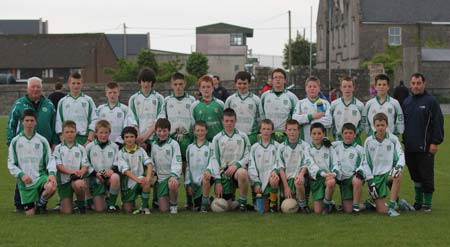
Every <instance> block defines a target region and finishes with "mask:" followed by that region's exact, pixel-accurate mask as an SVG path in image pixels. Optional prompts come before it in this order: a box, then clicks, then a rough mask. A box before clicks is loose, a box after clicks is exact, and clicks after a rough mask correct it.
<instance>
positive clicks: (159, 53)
mask: <svg viewBox="0 0 450 247" xmlns="http://www.w3.org/2000/svg"><path fill="white" fill-rule="evenodd" d="M150 51H151V52H152V53H153V54H155V55H169V56H173V55H180V56H189V55H190V54H189V53H182V52H176V51H164V50H155V49H151V50H150Z"/></svg>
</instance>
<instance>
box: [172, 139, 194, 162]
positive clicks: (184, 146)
mask: <svg viewBox="0 0 450 247" xmlns="http://www.w3.org/2000/svg"><path fill="white" fill-rule="evenodd" d="M172 138H173V139H174V140H177V139H176V137H175V136H172ZM177 142H178V144H179V145H180V152H181V158H182V159H183V161H186V150H187V147H188V146H189V144H191V143H192V136H191V135H190V134H186V135H185V136H184V137H183V139H181V141H180V142H179V141H178V140H177Z"/></svg>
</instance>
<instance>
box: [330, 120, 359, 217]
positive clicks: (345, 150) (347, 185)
mask: <svg viewBox="0 0 450 247" xmlns="http://www.w3.org/2000/svg"><path fill="white" fill-rule="evenodd" d="M341 129H342V133H341V134H340V136H341V137H342V141H335V142H333V148H334V150H335V151H336V157H337V159H338V160H339V162H338V164H339V166H338V171H337V176H336V179H337V180H338V181H337V183H338V184H339V188H340V191H341V200H342V206H343V208H344V212H346V213H352V212H353V213H355V214H357V213H359V212H360V204H359V202H360V199H361V191H362V185H363V182H364V179H365V174H366V173H367V170H366V172H364V166H363V160H364V150H363V148H362V147H361V146H360V145H358V143H357V142H356V139H355V138H356V127H355V125H353V124H352V123H345V124H344V125H342V128H341Z"/></svg>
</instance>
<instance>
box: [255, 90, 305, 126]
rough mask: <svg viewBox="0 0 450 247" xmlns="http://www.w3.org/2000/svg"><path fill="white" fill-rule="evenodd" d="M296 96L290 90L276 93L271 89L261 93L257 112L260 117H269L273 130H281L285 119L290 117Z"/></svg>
mask: <svg viewBox="0 0 450 247" xmlns="http://www.w3.org/2000/svg"><path fill="white" fill-rule="evenodd" d="M297 101H298V98H297V96H295V94H293V93H292V92H291V91H288V90H286V89H285V90H284V91H283V92H280V93H276V92H275V91H274V90H273V89H272V90H270V91H267V92H265V93H263V95H262V96H261V104H260V109H259V113H260V114H261V119H266V118H267V119H270V120H272V122H273V124H274V127H275V128H274V130H278V131H283V130H284V127H285V124H286V121H287V120H289V119H291V118H292V114H293V113H294V108H295V105H296V104H297Z"/></svg>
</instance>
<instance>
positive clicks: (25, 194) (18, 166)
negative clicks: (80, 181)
mask: <svg viewBox="0 0 450 247" xmlns="http://www.w3.org/2000/svg"><path fill="white" fill-rule="evenodd" d="M21 121H22V124H23V126H24V129H23V131H22V132H20V133H19V134H18V135H17V136H16V137H14V138H13V139H12V141H11V144H10V145H9V150H8V169H9V172H10V173H11V175H13V176H14V177H16V178H17V185H18V188H19V193H20V197H21V200H22V202H21V203H22V204H23V206H24V209H25V214H26V215H34V214H35V213H36V208H37V212H38V213H46V212H47V209H46V206H47V202H48V199H49V198H50V197H52V196H53V194H54V193H55V191H56V179H55V173H56V167H55V163H54V162H52V161H51V157H50V154H51V150H50V145H49V144H48V142H47V140H46V139H45V138H44V137H43V136H41V135H39V134H38V133H36V131H35V127H36V123H37V122H36V114H35V112H34V111H33V110H31V109H28V110H25V111H23V114H22V117H21Z"/></svg>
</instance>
